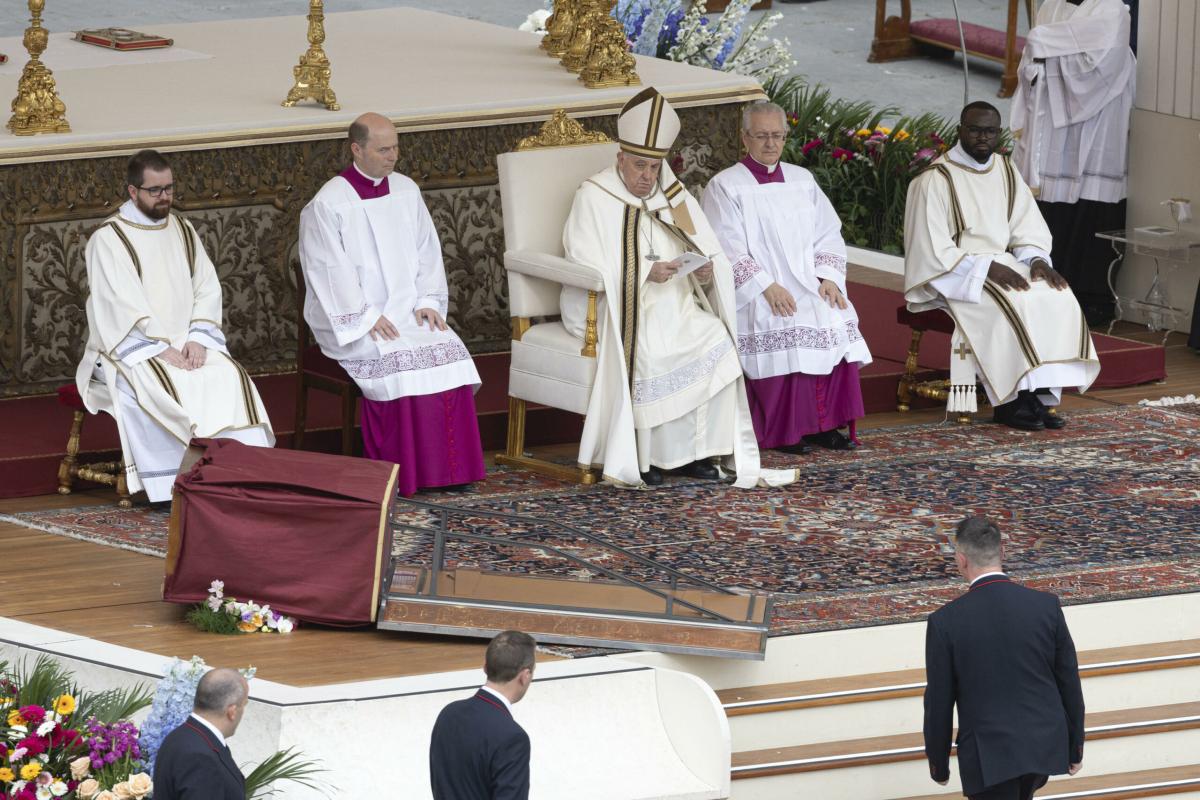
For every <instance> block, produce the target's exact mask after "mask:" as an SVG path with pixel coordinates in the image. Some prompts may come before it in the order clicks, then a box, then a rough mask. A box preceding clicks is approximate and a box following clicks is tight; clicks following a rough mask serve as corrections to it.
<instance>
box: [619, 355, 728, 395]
mask: <svg viewBox="0 0 1200 800" xmlns="http://www.w3.org/2000/svg"><path fill="white" fill-rule="evenodd" d="M732 348H733V342H731V341H729V340H728V339H725V340H723V341H721V342H720V343H719V344H717V345H716V346H715V347H713V348H712V349H711V350H709V351H708V352H707V353H705V354H704V355H703V356H701V357H700V359H699V360H697V361H693V362H691V363H690V364H685V365H683V366H682V367H680V368H679V369H676V370H672V371H671V372H668V373H667V374H666V375H659V376H658V377H656V378H647V379H646V380H644V381H634V382H633V402H634V404H635V405H643V404H645V403H653V402H655V401H656V400H661V399H663V398H664V397H667V396H669V395H672V394H675V393H676V392H678V391H681V390H683V389H686V388H687V387H689V386H691V385H692V384H693V383H698V382H699V381H702V380H704V379H705V378H707V377H708V376H709V375H712V373H713V370H715V369H716V368H717V364H718V363H719V362H720V360H721V359H722V358H723V357H724V356H725V354H726V353H728V352H729V351H730V350H731V349H732Z"/></svg>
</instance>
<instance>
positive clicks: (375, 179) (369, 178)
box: [350, 161, 384, 186]
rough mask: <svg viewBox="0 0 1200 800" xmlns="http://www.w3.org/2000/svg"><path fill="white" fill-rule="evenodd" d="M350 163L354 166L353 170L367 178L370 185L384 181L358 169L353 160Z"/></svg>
mask: <svg viewBox="0 0 1200 800" xmlns="http://www.w3.org/2000/svg"><path fill="white" fill-rule="evenodd" d="M350 164H351V165H352V166H353V167H354V171H355V172H357V173H358V174H359V175H362V176H363V177H364V178H366V179H367V180H369V181H370V182H371V185H372V186H378V185H379V184H381V183H383V181H384V179H383V178H372V177H371V176H370V175H368V174H367V173H365V172H363V171H362V170H361V169H359V168H358V164H355V163H354V162H353V161H351V162H350Z"/></svg>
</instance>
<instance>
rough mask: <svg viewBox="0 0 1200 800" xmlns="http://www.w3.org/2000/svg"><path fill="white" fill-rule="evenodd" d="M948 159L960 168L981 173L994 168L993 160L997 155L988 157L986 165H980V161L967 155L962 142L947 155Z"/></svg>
mask: <svg viewBox="0 0 1200 800" xmlns="http://www.w3.org/2000/svg"><path fill="white" fill-rule="evenodd" d="M946 157H947V158H949V159H950V160H951V161H953V162H954V163H955V164H958V165H959V166H962V167H966V168H967V169H973V170H976V171H981V170H985V169H987V168H988V167H990V166H992V159H994V158H995V157H996V154H995V153H992V154H991V155H990V156H988V160H987V162H986V163H983V164H980V163H979V162H978V161H976V160H975V159H973V158H971V156H970V155H968V154H967V151H966V150H964V149H963V146H962V142H959V143H958V144H956V145H954V147H953V148H951V150H950V152H949V153H947V154H946Z"/></svg>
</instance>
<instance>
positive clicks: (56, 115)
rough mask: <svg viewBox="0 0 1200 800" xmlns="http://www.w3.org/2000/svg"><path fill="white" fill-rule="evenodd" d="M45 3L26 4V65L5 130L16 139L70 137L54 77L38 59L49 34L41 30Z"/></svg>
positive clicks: (69, 126)
mask: <svg viewBox="0 0 1200 800" xmlns="http://www.w3.org/2000/svg"><path fill="white" fill-rule="evenodd" d="M45 7H46V0H29V13H30V15H31V16H30V20H29V23H30V24H29V27H28V28H26V29H25V40H24V41H25V49H26V50H28V51H29V63H27V64H26V65H25V69H24V71H22V72H21V80H20V81H19V82H18V83H17V96H16V97H15V98H14V99H13V101H12V110H13V115H12V119H10V120H9V121H8V129H9V130H10V131H12V132H13V133H15V134H16V135H17V136H32V135H33V134H35V133H70V132H71V124H70V123H69V122H67V117H66V114H67V106H66V104H65V103H63V101H62V100H60V99H59V97H58V87H57V86H55V85H54V75H53V74H52V73H51V72H50V70H48V69H46V65H45V64H43V63H42V61H41V59H40V58H39V56H41V54H42V53H44V52H46V44H47V42H48V40H49V34H48V33H47V32H46V29H45V28H43V27H42V9H44V8H45Z"/></svg>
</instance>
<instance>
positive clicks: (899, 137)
mask: <svg viewBox="0 0 1200 800" xmlns="http://www.w3.org/2000/svg"><path fill="white" fill-rule="evenodd" d="M892 138H893V139H895V140H896V141H897V142H903V141H904V140H905V139H908V138H911V137H910V134H909V132H908V131H906V130H904V129H903V128H901V129H900V130H898V131H896V135H895V136H893V137H892Z"/></svg>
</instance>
